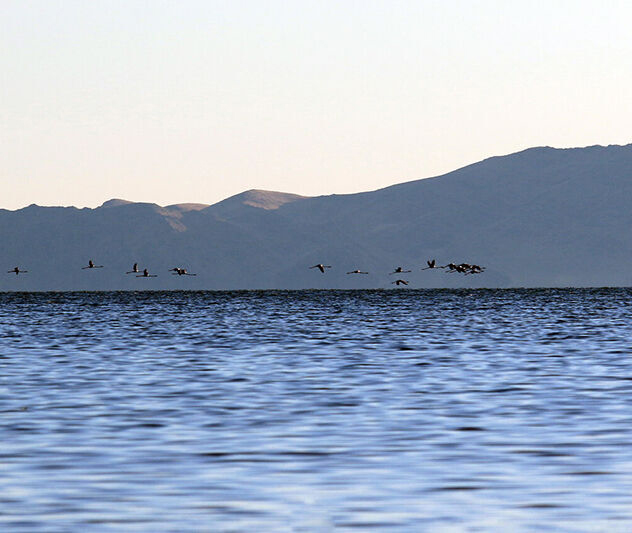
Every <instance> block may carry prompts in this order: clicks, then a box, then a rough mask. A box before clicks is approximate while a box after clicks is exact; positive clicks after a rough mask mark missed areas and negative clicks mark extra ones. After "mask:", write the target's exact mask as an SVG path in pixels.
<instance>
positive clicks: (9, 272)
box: [7, 267, 28, 276]
mask: <svg viewBox="0 0 632 533" xmlns="http://www.w3.org/2000/svg"><path fill="white" fill-rule="evenodd" d="M26 272H28V270H20V269H19V268H18V267H15V268H13V269H11V270H7V274H15V275H16V276H17V275H18V274H25V273H26Z"/></svg>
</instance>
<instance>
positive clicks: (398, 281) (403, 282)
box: [391, 279, 408, 286]
mask: <svg viewBox="0 0 632 533" xmlns="http://www.w3.org/2000/svg"><path fill="white" fill-rule="evenodd" d="M391 283H395V285H398V286H399V285H408V282H407V281H406V280H405V279H397V280H395V281H391Z"/></svg>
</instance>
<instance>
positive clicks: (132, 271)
mask: <svg viewBox="0 0 632 533" xmlns="http://www.w3.org/2000/svg"><path fill="white" fill-rule="evenodd" d="M138 272H140V271H139V270H138V263H134V266H133V267H132V270H130V271H129V272H125V273H126V274H138Z"/></svg>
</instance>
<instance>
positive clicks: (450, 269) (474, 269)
mask: <svg viewBox="0 0 632 533" xmlns="http://www.w3.org/2000/svg"><path fill="white" fill-rule="evenodd" d="M426 263H427V264H428V266H427V267H424V268H422V269H421V270H433V269H436V270H438V269H447V273H448V274H452V273H454V272H457V273H459V274H464V275H466V276H467V275H468V274H481V273H482V272H483V271H484V270H485V267H482V266H479V265H472V264H470V263H458V264H457V263H448V264H447V265H437V261H436V260H435V259H429V260H428V261H426ZM309 268H317V269H318V270H320V271H321V272H322V273H323V274H324V273H325V269H326V268H331V265H323V264H322V263H318V264H317V265H314V266H311V267H309ZM407 272H412V270H404V268H403V267H400V266H398V267H396V268H395V270H393V272H389V275H393V274H405V273H407ZM347 274H368V272H367V271H365V270H360V269H356V270H350V271H349V272H347ZM391 283H392V284H395V285H397V286H399V285H408V283H409V282H408V281H407V280H405V279H396V280H395V281H391Z"/></svg>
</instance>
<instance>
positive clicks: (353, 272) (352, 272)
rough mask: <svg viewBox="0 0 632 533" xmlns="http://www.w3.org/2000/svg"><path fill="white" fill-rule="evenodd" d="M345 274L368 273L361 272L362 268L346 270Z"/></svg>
mask: <svg viewBox="0 0 632 533" xmlns="http://www.w3.org/2000/svg"><path fill="white" fill-rule="evenodd" d="M347 274H368V272H363V271H362V270H351V271H349V272H347Z"/></svg>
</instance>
